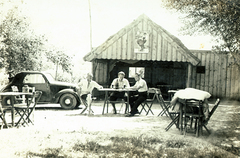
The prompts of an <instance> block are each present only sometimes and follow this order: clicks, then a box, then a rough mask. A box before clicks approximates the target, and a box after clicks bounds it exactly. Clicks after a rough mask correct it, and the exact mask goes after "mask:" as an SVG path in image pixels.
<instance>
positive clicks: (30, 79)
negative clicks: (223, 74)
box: [23, 74, 52, 102]
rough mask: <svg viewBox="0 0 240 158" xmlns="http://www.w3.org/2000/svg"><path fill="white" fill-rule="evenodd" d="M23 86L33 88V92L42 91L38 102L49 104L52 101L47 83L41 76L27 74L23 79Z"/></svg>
mask: <svg viewBox="0 0 240 158" xmlns="http://www.w3.org/2000/svg"><path fill="white" fill-rule="evenodd" d="M23 85H28V86H29V87H35V91H42V96H41V98H40V100H39V102H50V101H51V100H52V96H51V93H50V86H49V82H48V81H47V80H46V79H45V78H44V77H43V75H42V74H27V75H26V76H25V77H24V79H23Z"/></svg>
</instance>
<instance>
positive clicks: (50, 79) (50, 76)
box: [45, 73, 55, 82]
mask: <svg viewBox="0 0 240 158" xmlns="http://www.w3.org/2000/svg"><path fill="white" fill-rule="evenodd" d="M45 76H46V77H47V79H48V81H49V82H54V81H55V80H54V78H53V77H52V75H51V74H49V73H45Z"/></svg>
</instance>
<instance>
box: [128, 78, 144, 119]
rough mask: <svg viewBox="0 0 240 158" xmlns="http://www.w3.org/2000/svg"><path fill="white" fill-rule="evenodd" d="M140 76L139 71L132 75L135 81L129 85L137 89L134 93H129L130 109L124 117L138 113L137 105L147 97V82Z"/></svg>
mask: <svg viewBox="0 0 240 158" xmlns="http://www.w3.org/2000/svg"><path fill="white" fill-rule="evenodd" d="M141 76H142V74H141V73H136V74H135V77H134V78H135V81H136V83H135V85H134V86H132V87H130V89H133V90H137V93H136V94H135V95H131V96H130V98H129V104H130V107H131V111H130V113H129V114H128V115H126V117H131V116H134V115H135V114H137V113H139V112H138V106H139V105H140V104H141V103H142V102H144V101H145V100H146V99H147V91H148V87H147V83H146V81H145V80H143V79H142V77H141Z"/></svg>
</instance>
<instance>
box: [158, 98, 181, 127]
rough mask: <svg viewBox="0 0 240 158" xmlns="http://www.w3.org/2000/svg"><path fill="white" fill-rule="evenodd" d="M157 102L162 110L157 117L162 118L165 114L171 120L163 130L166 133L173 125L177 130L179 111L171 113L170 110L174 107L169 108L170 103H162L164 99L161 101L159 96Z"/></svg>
mask: <svg viewBox="0 0 240 158" xmlns="http://www.w3.org/2000/svg"><path fill="white" fill-rule="evenodd" d="M158 100H159V102H160V105H161V106H162V108H163V110H162V111H161V112H160V113H159V115H158V116H163V114H165V115H166V116H167V117H170V119H171V120H172V121H171V122H170V123H169V124H168V126H167V127H166V128H165V130H166V131H168V130H169V129H170V128H171V127H172V126H173V125H174V124H175V125H176V127H177V128H178V129H179V117H180V112H179V111H173V110H172V109H173V108H174V107H172V106H171V104H170V101H164V99H163V97H162V95H161V94H160V95H159V99H158ZM171 108H172V109H171Z"/></svg>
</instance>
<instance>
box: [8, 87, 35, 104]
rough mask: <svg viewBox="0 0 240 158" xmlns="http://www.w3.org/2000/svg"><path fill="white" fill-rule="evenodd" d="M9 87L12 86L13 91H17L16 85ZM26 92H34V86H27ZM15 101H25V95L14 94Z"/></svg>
mask: <svg viewBox="0 0 240 158" xmlns="http://www.w3.org/2000/svg"><path fill="white" fill-rule="evenodd" d="M11 88H12V91H13V92H19V90H18V87H17V86H11ZM28 92H29V93H33V92H35V87H28ZM15 101H16V102H17V103H25V102H26V97H25V95H21V96H16V97H15Z"/></svg>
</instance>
